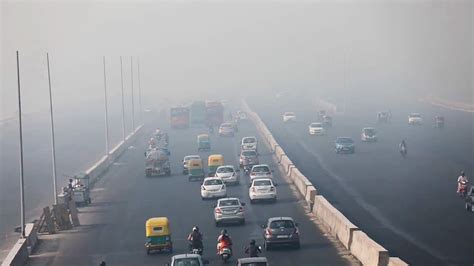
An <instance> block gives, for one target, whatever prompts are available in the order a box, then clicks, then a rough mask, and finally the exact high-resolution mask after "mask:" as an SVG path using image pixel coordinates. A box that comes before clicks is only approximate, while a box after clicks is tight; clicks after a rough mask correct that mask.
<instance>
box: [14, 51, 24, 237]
mask: <svg viewBox="0 0 474 266" xmlns="http://www.w3.org/2000/svg"><path fill="white" fill-rule="evenodd" d="M16 74H17V84H18V122H19V129H20V212H21V215H20V219H21V237H22V238H25V188H24V185H25V182H24V171H23V123H22V119H21V114H22V113H21V86H20V56H19V54H18V51H16Z"/></svg>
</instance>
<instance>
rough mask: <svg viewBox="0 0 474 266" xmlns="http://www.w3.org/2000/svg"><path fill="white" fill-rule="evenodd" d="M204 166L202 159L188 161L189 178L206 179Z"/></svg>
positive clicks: (190, 179)
mask: <svg viewBox="0 0 474 266" xmlns="http://www.w3.org/2000/svg"><path fill="white" fill-rule="evenodd" d="M204 176H205V174H204V166H203V163H202V160H201V159H191V160H189V161H188V179H189V181H192V180H193V179H198V180H199V179H204Z"/></svg>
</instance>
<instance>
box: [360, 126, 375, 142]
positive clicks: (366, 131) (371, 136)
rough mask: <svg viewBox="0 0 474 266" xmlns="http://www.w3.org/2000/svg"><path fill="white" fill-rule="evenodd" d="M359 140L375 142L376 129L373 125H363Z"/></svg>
mask: <svg viewBox="0 0 474 266" xmlns="http://www.w3.org/2000/svg"><path fill="white" fill-rule="evenodd" d="M360 138H361V140H362V141H364V142H376V141H377V131H376V130H375V128H373V127H365V128H363V129H362V135H361V137H360Z"/></svg>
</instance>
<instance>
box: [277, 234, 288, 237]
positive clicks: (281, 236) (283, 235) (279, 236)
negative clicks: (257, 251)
mask: <svg viewBox="0 0 474 266" xmlns="http://www.w3.org/2000/svg"><path fill="white" fill-rule="evenodd" d="M277 238H288V235H277Z"/></svg>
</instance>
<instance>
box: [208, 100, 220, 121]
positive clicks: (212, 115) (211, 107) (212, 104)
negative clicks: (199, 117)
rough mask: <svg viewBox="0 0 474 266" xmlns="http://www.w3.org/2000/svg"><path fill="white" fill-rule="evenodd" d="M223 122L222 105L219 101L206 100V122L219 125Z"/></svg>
mask: <svg viewBox="0 0 474 266" xmlns="http://www.w3.org/2000/svg"><path fill="white" fill-rule="evenodd" d="M223 122H224V106H223V105H222V103H221V102H219V101H207V102H206V124H207V125H212V126H219V125H220V124H222V123H223Z"/></svg>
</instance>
